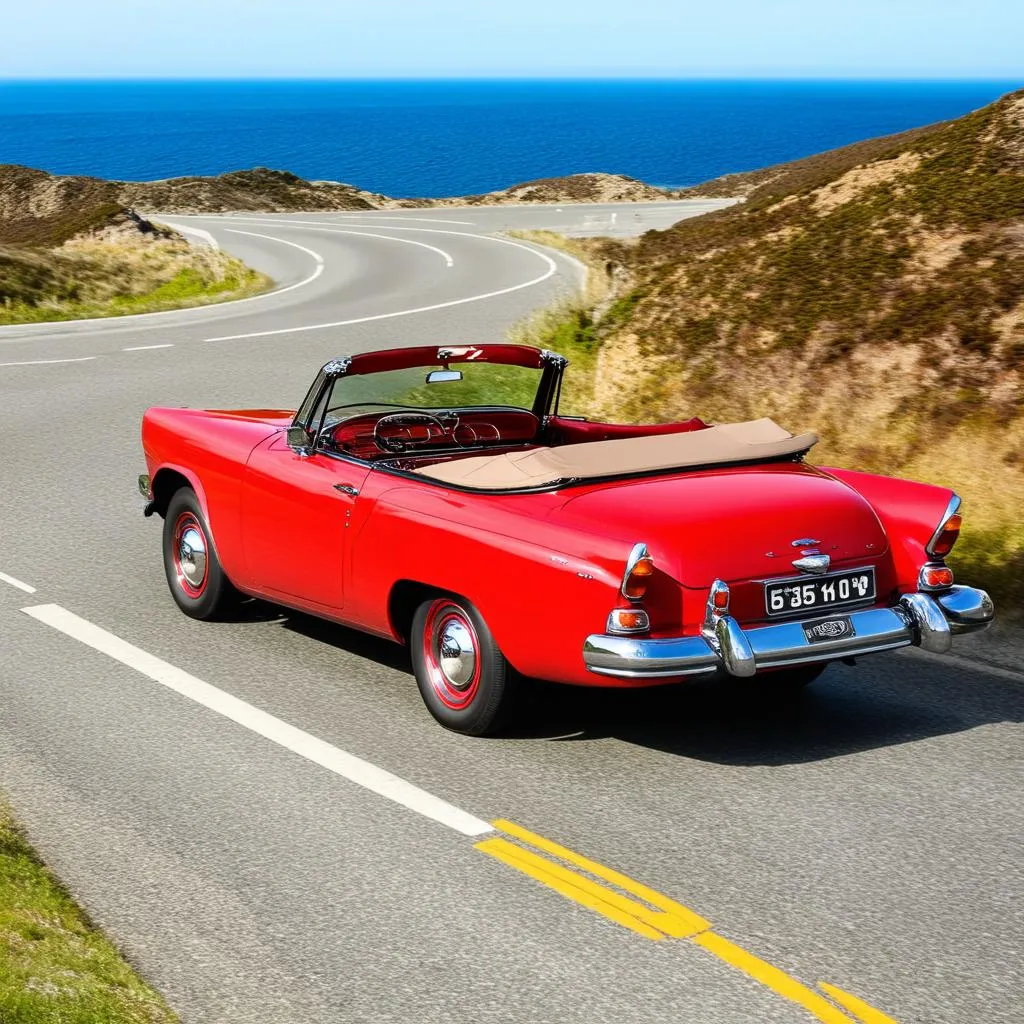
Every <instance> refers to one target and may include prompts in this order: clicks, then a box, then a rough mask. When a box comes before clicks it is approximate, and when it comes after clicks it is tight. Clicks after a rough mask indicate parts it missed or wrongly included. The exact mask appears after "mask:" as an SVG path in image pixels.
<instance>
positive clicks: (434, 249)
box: [309, 227, 455, 267]
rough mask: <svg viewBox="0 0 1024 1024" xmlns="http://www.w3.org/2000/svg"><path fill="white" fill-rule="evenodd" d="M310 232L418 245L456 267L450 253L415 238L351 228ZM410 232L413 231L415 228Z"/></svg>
mask: <svg viewBox="0 0 1024 1024" xmlns="http://www.w3.org/2000/svg"><path fill="white" fill-rule="evenodd" d="M309 230H310V231H327V232H330V233H331V234H332V235H359V236H361V237H362V238H380V239H382V240H383V241H385V242H404V243H405V244H406V245H418V246H419V247H420V248H421V249H429V250H430V251H431V252H436V253H437V254H438V256H440V257H442V259H444V261H445V263H446V264H447V265H448V266H449V267H454V266H455V260H453V259H452V257H451V255H450V254H449V253H446V252H445V251H444V249H438V247H437V246H436V245H427V243H426V242H417V241H416V240H415V239H414V238H399V237H398V235H374V234H372V233H371V232H369V231H353V230H352V229H351V228H333V227H332V228H327V227H323V228H320V227H310V228H309ZM408 230H410V231H413V230H415V229H414V228H409V229H408Z"/></svg>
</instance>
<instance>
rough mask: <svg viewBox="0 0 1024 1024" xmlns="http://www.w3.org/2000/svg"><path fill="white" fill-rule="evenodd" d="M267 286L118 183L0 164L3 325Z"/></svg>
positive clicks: (182, 302) (184, 302) (165, 304)
mask: <svg viewBox="0 0 1024 1024" xmlns="http://www.w3.org/2000/svg"><path fill="white" fill-rule="evenodd" d="M267 283H268V282H267V281H266V279H265V278H263V277H262V275H260V274H256V273H255V272H254V271H252V270H250V269H249V268H248V267H246V266H244V265H243V264H242V263H240V262H239V261H238V260H236V259H234V258H232V257H230V256H228V255H227V254H226V253H222V252H215V251H213V250H210V249H201V248H194V247H192V246H190V245H189V244H188V243H187V242H186V241H185V240H184V239H183V238H181V237H180V236H179V235H177V234H176V233H175V232H173V231H170V230H168V229H166V228H161V227H160V226H158V225H154V224H152V223H150V222H149V221H147V220H145V219H144V218H142V217H139V216H138V215H137V214H135V213H134V212H132V211H131V210H130V209H126V208H125V206H124V205H123V204H122V202H121V200H120V198H119V195H118V189H117V186H116V185H115V184H113V183H111V182H106V181H100V180H99V179H96V178H81V177H55V176H53V175H49V174H46V173H45V172H43V171H34V170H31V169H29V168H27V167H17V166H13V165H0V324H11V323H31V322H36V321H49V320H66V319H77V318H80V317H95V316H117V315H121V314H125V313H142V312H151V311H153V310H160V309H174V308H178V307H181V306H190V305H198V304H201V303H206V302H214V301H219V300H222V299H227V298H237V297H239V296H241V295H248V294H251V293H253V292H254V291H257V290H259V289H261V288H263V287H265V286H266V284H267Z"/></svg>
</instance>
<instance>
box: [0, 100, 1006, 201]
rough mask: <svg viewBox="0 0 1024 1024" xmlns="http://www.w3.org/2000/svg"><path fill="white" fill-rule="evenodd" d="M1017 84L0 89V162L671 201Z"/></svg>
mask: <svg viewBox="0 0 1024 1024" xmlns="http://www.w3.org/2000/svg"><path fill="white" fill-rule="evenodd" d="M1020 85H1021V83H1020V82H1007V81H777V80H773V81H753V80H742V81H721V80H701V81H695V80H686V81H655V80H643V81H640V80H638V81H622V80H606V81H518V80H479V81H474V80H459V81H455V80H453V81H439V80H429V81H410V80H402V81H276V80H267V81H81V82H76V81H45V82H44V81H39V82H29V81H11V80H8V81H3V80H0V163H18V164H27V165H29V166H31V167H38V168H42V169H43V170H47V171H51V172H54V173H60V174H90V175H96V176H99V177H103V178H122V179H128V180H146V179H152V178H168V177H174V176H177V175H186V174H220V173H222V172H224V171H230V170H238V169H242V168H248V167H254V166H264V167H273V168H277V169H282V170H289V171H293V172H295V173H296V174H299V175H301V176H302V177H304V178H325V179H330V180H334V181H344V182H348V183H350V184H354V185H358V186H359V187H361V188H366V189H370V190H372V191H375V192H384V193H387V194H388V195H394V196H446V195H465V194H469V193H474V192H484V191H488V190H491V189H496V188H502V187H505V186H507V185H512V184H515V183H516V182H520V181H526V180H529V179H532V178H542V177H551V176H555V175H563V174H572V173H575V172H580V171H608V172H615V173H620V174H628V175H631V176H633V177H636V178H641V179H642V180H644V181H648V182H651V183H653V184H657V185H664V186H682V185H691V184H695V183H697V182H700V181H705V180H707V179H708V178H713V177H716V176H717V175H720V174H725V173H727V172H731V171H743V170H749V169H751V168H755V167H763V166H766V165H768V164H774V163H779V162H781V161H785V160H794V159H796V158H798V157H801V156H807V155H809V154H811V153H816V152H819V151H821V150H824V149H831V148H833V147H835V146H842V145H844V144H846V143H849V142H854V141H856V140H858V139H865V138H869V137H871V136H875V135H884V134H888V133H891V132H898V131H901V130H903V129H905V128H911V127H914V126H916V125H922V124H928V123H930V122H933V121H939V120H943V119H946V118H951V117H957V116H959V115H961V114H964V113H966V112H968V111H970V110H973V109H976V108H977V107H980V106H983V105H984V104H986V103H989V102H991V101H992V100H994V99H996V98H997V97H998V96H1000V95H1002V94H1003V93H1005V92H1008V91H1010V90H1011V89H1014V88H1019V87H1020Z"/></svg>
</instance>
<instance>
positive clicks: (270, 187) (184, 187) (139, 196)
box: [111, 167, 388, 213]
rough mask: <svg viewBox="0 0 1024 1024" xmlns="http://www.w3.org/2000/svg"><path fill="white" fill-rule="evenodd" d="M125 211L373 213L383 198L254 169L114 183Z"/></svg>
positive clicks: (331, 183) (335, 184)
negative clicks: (129, 208) (127, 208)
mask: <svg viewBox="0 0 1024 1024" xmlns="http://www.w3.org/2000/svg"><path fill="white" fill-rule="evenodd" d="M111 185H112V187H113V188H114V189H115V191H116V193H117V196H118V199H119V200H120V201H121V202H123V203H125V204H126V205H128V206H133V207H137V208H139V209H143V210H160V211H161V212H162V213H223V212H229V211H232V210H250V211H258V212H260V213H293V212H295V211H299V210H302V211H311V210H318V211H330V210H373V209H376V208H377V207H378V206H380V205H381V204H383V203H385V202H387V201H388V200H387V197H386V196H377V195H374V194H372V193H370V192H362V191H360V190H359V189H357V188H355V187H354V186H352V185H344V184H342V183H340V182H336V181H306V180H305V179H304V178H300V177H299V176H298V175H297V174H292V173H291V172H290V171H272V170H269V169H268V168H266V167H255V168H253V169H252V170H251V171H232V172H231V173H229V174H220V175H217V176H216V177H192V178H167V179H166V180H164V181H138V182H133V181H122V182H112V183H111Z"/></svg>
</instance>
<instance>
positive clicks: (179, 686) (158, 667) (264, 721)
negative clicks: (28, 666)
mask: <svg viewBox="0 0 1024 1024" xmlns="http://www.w3.org/2000/svg"><path fill="white" fill-rule="evenodd" d="M21 610H22V611H23V612H24V613H25V614H26V615H30V616H32V618H33V619H36V620H37V621H39V622H42V623H45V624H46V625H47V626H52V627H53V628H54V629H56V630H58V631H59V632H61V633H64V634H65V635H66V636H69V637H71V638H72V639H74V640H78V641H79V642H80V643H83V644H85V645H86V646H87V647H91V648H92V649H93V650H96V651H99V652H101V653H102V654H106V655H107V656H108V657H110V658H113V659H114V660H115V661H119V662H121V664H122V665H127V666H128V667H129V668H131V669H134V670H135V671H136V672H138V673H140V674H141V675H144V676H146V677H147V678H148V679H152V680H153V681H154V682H156V683H160V685H161V686H166V687H167V688H168V689H170V690H173V691H174V692H175V693H179V694H181V696H183V697H187V698H188V699H189V700H192V701H195V702H196V703H197V704H201V705H202V706H203V707H204V708H208V709H209V710H210V711H215V712H216V713H217V714H218V715H223V716H224V717H225V718H227V719H230V720H231V721H232V722H235V723H237V724H238V725H241V726H243V727H244V728H246V729H248V730H250V732H254V733H256V734H257V735H258V736H262V737H263V738H264V739H268V740H270V741H271V742H273V743H276V744H278V745H279V746H281V747H284V748H285V749H286V750H290V751H292V753H295V754H298V755H299V756H300V757H304V758H305V759H306V760H307V761H312V762H313V764H318V765H320V767H322V768H326V769H327V770H328V771H331V772H334V774H335V775H340V776H341V777H342V778H344V779H348V780H349V782H354V783H355V784H356V785H357V786H362V787H363V788H364V789H368V790H370V792H372V793H376V794H377V795H378V796H382V797H384V798H385V799H387V800H391V801H393V802H394V803H396V804H400V805H401V806H402V807H405V808H407V809H408V810H410V811H415V812H416V813H417V814H421V815H423V816H424V817H426V818H430V819H432V820H433V821H436V822H439V823H440V824H442V825H447V826H448V828H451V829H454V830H455V831H456V832H461V833H462V834H463V835H466V836H480V835H484V834H485V833H487V832H493V831H494V828H493V826H491V825H490V824H489V823H488V822H486V821H482V820H481V819H480V818H476V817H474V816H473V815H472V814H467V813H466V812H465V811H463V810H461V809H460V808H458V807H456V806H454V804H450V803H448V802H447V801H445V800H442V799H440V797H436V796H434V795H433V794H432V793H428V792H427V791H426V790H423V789H420V788H419V787H418V786H414V785H413V784H412V783H411V782H406V781H405V779H400V778H399V777H398V776H397V775H392V774H391V772H388V771H385V770H384V769H383V768H378V767H377V765H375V764H371V763H370V762H369V761H364V760H363V759H362V758H361V757H356V756H355V754H349V753H347V752H346V751H344V750H341V749H339V748H338V747H335V746H332V745H331V744H330V743H327V742H325V741H324V740H321V739H318V738H317V737H316V736H313V735H311V734H310V733H308V732H303V730H302V729H297V728H296V727H295V726H294V725H289V724H288V723H287V722H283V721H281V719H279V718H275V717H274V716H273V715H271V714H268V713H267V712H266V711H261V710H260V709H259V708H257V707H254V706H253V705H252V704H248V703H246V702H245V701H244V700H239V699H238V698H237V697H233V696H232V695H231V694H230V693H226V692H225V691H224V690H220V689H218V688H217V687H216V686H211V685H210V684H209V683H205V682H203V680H201V679H197V678H196V677H195V676H192V675H189V674H188V673H187V672H184V671H182V670H181V669H180V668H175V667H174V666H173V665H171V664H168V663H167V662H166V661H163V660H161V659H160V658H157V657H155V656H154V655H152V654H149V653H147V652H146V651H144V650H142V649H141V648H139V647H135V646H134V645H132V644H130V643H128V642H127V641H126V640H122V639H121V638H120V637H118V636H115V635H114V634H113V633H108V632H107V631H106V630H105V629H101V628H100V627H99V626H96V625H94V624H93V623H91V622H89V621H88V620H87V619H83V618H80V617H79V616H78V615H75V614H74V613H73V612H69V611H68V610H67V609H66V608H62V607H61V606H60V605H57V604H41V605H35V606H33V607H31V608H22V609H21Z"/></svg>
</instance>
